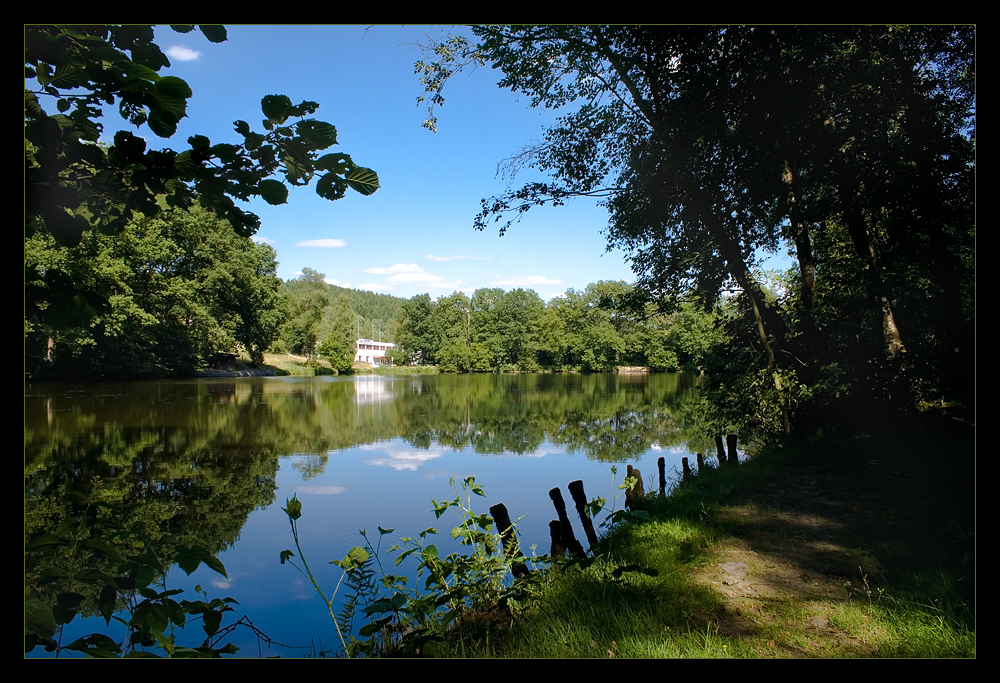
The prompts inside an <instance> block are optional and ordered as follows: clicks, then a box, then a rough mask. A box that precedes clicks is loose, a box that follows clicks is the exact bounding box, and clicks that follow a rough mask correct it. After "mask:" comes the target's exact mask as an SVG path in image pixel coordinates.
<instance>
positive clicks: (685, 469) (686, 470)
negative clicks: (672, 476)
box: [681, 455, 691, 479]
mask: <svg viewBox="0 0 1000 683" xmlns="http://www.w3.org/2000/svg"><path fill="white" fill-rule="evenodd" d="M690 478H691V468H690V467H689V466H688V459H687V456H686V455H685V456H684V457H683V458H681V479H690Z"/></svg>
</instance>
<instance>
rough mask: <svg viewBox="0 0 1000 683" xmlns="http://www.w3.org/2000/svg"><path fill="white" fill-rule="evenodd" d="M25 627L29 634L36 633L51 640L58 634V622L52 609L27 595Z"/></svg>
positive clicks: (25, 601) (25, 599)
mask: <svg viewBox="0 0 1000 683" xmlns="http://www.w3.org/2000/svg"><path fill="white" fill-rule="evenodd" d="M24 627H25V629H27V631H28V632H29V633H35V634H37V635H39V636H41V637H43V638H46V639H50V638H52V636H53V635H55V632H56V620H55V619H54V618H53V616H52V609H51V608H50V607H49V606H48V605H46V604H45V603H44V602H42V601H41V600H39V599H38V598H36V597H34V596H32V595H27V596H25V598H24Z"/></svg>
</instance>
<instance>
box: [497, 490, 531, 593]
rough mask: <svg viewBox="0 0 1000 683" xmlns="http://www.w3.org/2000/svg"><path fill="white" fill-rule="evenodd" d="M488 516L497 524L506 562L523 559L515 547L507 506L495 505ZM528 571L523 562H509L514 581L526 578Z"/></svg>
mask: <svg viewBox="0 0 1000 683" xmlns="http://www.w3.org/2000/svg"><path fill="white" fill-rule="evenodd" d="M490 516H491V517H493V521H494V522H496V523H497V531H498V532H499V533H500V540H501V541H503V552H504V555H506V556H507V559H508V560H513V559H514V558H516V557H524V553H522V552H521V550H520V549H519V548H518V546H517V536H515V533H516V532H515V529H514V525H513V524H511V523H510V515H509V514H507V506H506V505H504V504H503V503H497V504H496V505H493V506H491V507H490ZM529 572H530V570H529V569H528V565H526V564H524V563H523V562H511V565H510V573H511V574H513V575H514V578H515V579H520V578H521V577H524V576H527V575H528V573H529Z"/></svg>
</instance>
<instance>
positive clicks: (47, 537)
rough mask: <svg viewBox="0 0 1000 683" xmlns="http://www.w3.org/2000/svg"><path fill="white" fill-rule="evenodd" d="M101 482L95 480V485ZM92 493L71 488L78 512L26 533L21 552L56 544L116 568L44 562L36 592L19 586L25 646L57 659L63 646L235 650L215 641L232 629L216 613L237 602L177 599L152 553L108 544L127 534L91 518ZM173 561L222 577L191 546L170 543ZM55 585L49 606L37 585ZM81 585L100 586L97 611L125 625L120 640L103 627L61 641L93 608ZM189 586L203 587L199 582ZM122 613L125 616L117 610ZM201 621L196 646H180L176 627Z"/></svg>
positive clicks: (100, 651) (106, 651)
mask: <svg viewBox="0 0 1000 683" xmlns="http://www.w3.org/2000/svg"><path fill="white" fill-rule="evenodd" d="M99 484H100V482H97V483H95V486H94V488H95V489H96V488H97V487H98V486H99ZM92 494H93V492H91V494H90V495H88V494H86V493H84V492H77V495H78V497H80V498H81V499H82V500H84V502H85V503H86V505H85V507H84V510H83V513H82V514H81V515H80V516H79V517H78V518H75V519H67V520H64V521H63V522H62V523H61V524H59V525H58V526H57V527H56V528H55V529H54V530H53V531H51V532H49V533H44V534H41V535H40V536H37V537H36V538H34V539H32V540H31V541H29V542H28V543H27V544H26V545H25V551H26V552H29V553H31V552H44V551H47V550H51V549H57V548H67V549H69V550H70V551H72V552H73V554H76V553H77V552H83V551H89V553H90V554H91V556H92V557H93V556H97V557H104V558H107V559H109V560H111V561H112V562H116V563H117V574H116V575H111V574H108V573H106V572H104V571H101V570H99V569H95V568H89V567H84V568H82V569H79V570H67V569H65V568H63V567H61V566H55V565H53V566H46V567H43V568H42V569H41V570H40V572H39V578H38V580H37V582H36V586H35V591H32V590H31V588H30V587H26V590H25V597H24V614H25V620H24V624H25V637H24V641H25V643H24V644H25V652H30V651H32V650H34V649H35V648H36V647H42V648H44V649H45V651H46V652H54V653H55V656H56V657H59V655H60V654H61V653H63V652H67V651H69V652H81V653H83V654H85V655H87V656H88V657H95V658H114V657H129V658H132V657H160V656H161V655H158V654H156V653H154V652H152V651H150V650H149V649H146V648H151V649H152V650H159V651H162V652H163V653H164V654H165V655H166V656H167V657H187V658H191V657H219V656H221V655H223V654H234V653H235V652H236V651H237V648H236V647H235V646H234V645H232V644H231V643H226V644H224V645H221V646H220V645H219V641H220V640H221V639H222V638H224V637H225V636H226V635H228V634H229V633H230V631H231V627H226V628H224V629H223V628H221V625H222V618H223V616H224V614H225V613H226V612H232V611H233V608H232V606H231V605H233V604H238V603H237V602H236V600H234V599H233V598H215V599H212V600H209V599H208V596H207V595H206V594H204V593H202V595H204V597H205V599H204V600H194V601H189V600H181V601H180V602H178V601H177V600H176V599H175V596H177V595H180V594H181V593H183V592H184V591H183V590H181V589H168V588H167V586H166V578H165V573H166V569H167V567H165V566H164V564H163V563H162V562H161V560H160V558H158V557H157V556H156V553H155V552H153V551H152V550H151V549H147V550H145V552H143V553H141V554H139V553H135V554H132V555H126V556H122V554H120V553H119V551H118V550H117V549H116V548H115V546H114V545H112V544H111V543H110V542H109V540H114V539H115V538H124V537H126V536H128V535H129V530H126V529H122V528H120V527H119V526H118V525H116V524H114V523H111V522H108V521H106V520H100V519H97V518H96V517H94V516H93V514H92V513H93V511H94V510H95V509H96V508H98V507H101V506H104V505H106V504H104V503H101V502H100V501H97V500H94V499H93V496H92ZM102 533H107V537H102V535H101V534H102ZM174 560H175V561H176V562H177V564H178V565H179V566H180V568H181V569H183V570H184V571H185V572H186V573H187V574H189V575H190V574H191V573H192V572H194V571H195V570H196V569H197V568H198V566H199V565H201V564H202V563H204V564H205V565H207V566H208V567H209V568H210V569H212V570H213V571H216V572H218V573H220V574H222V575H223V576H227V575H226V569H225V567H224V566H223V564H222V562H220V561H219V559H218V558H216V557H215V556H213V555H212V554H211V553H209V552H208V551H207V550H205V549H204V548H202V547H200V546H197V545H195V546H191V547H186V546H176V548H175V555H174ZM168 566H169V563H168ZM227 578H228V577H227ZM53 583H55V584H58V585H59V587H60V588H62V589H63V590H61V591H60V592H59V593H57V595H56V600H55V604H54V605H49V604H48V603H47V602H46V601H45V600H43V599H42V597H40V596H39V594H38V593H37V592H36V591H37V588H38V587H40V586H44V585H47V584H53ZM85 586H92V587H94V588H97V587H99V597H98V599H97V605H96V608H97V609H96V611H97V612H98V613H99V614H100V615H101V616H102V617H103V618H104V622H105V625H107V626H110V625H111V621H112V620H114V621H116V622H118V623H119V624H121V625H123V626H125V627H126V629H127V632H128V636H127V638H126V639H125V640H124V641H121V642H118V641H116V640H114V639H113V638H111V637H110V636H108V635H106V634H103V633H91V634H89V635H86V636H83V637H80V638H78V639H76V640H74V641H73V642H72V643H70V644H68V645H63V644H62V637H63V631H64V629H65V626H66V625H67V624H69V623H71V622H72V621H73V620H74V619H75V618H76V616H77V615H78V614H80V613H81V612H83V611H84V610H85V609H93V606H91V605H87V601H88V600H87V597H86V596H85V595H83V594H82V593H80V592H79V591H80V590H85V588H84V587H85ZM195 590H196V591H197V592H199V593H201V586H197V587H196V589H195ZM123 612H124V615H123V616H119V614H121V613H123ZM199 620H200V621H201V624H202V629H203V630H204V631H205V635H206V638H205V640H204V642H203V643H202V645H201V646H199V647H195V648H191V647H187V646H183V645H181V644H179V643H178V642H177V636H178V635H179V633H177V630H178V629H180V630H183V629H184V627H185V626H186V625H187V624H188V623H191V622H194V621H199Z"/></svg>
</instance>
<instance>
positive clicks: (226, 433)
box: [24, 374, 711, 604]
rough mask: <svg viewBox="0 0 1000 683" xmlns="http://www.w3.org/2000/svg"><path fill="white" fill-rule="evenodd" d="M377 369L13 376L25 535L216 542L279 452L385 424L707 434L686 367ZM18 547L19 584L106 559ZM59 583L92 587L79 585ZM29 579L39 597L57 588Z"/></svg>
mask: <svg viewBox="0 0 1000 683" xmlns="http://www.w3.org/2000/svg"><path fill="white" fill-rule="evenodd" d="M385 381H386V382H389V383H390V384H391V386H388V387H386V390H385V391H383V392H380V395H383V396H385V400H382V401H376V402H369V403H363V402H359V401H357V400H356V391H355V383H354V382H352V381H344V380H340V379H338V380H334V381H316V380H312V379H310V380H304V381H303V380H264V379H262V378H256V379H247V380H241V381H217V382H197V383H194V382H174V383H145V384H142V385H137V384H133V385H115V384H108V385H92V387H91V388H90V389H89V390H88V391H87V392H86V393H85V394H83V395H84V396H85V397H86V400H81V399H80V398H78V395H79V392H78V391H77V390H76V389H75V388H66V387H60V386H58V385H50V386H49V387H46V391H47V394H46V395H35V394H33V393H32V390H31V388H29V391H28V396H27V397H26V399H25V432H24V434H25V447H24V452H25V460H24V464H25V470H24V471H25V512H24V514H25V528H24V531H25V542H26V543H27V542H30V541H32V540H33V539H37V538H39V537H40V536H41V535H42V534H44V533H47V532H50V531H52V530H53V529H55V528H57V527H58V526H59V525H60V524H62V523H64V522H67V521H68V520H74V519H83V518H84V517H87V518H88V521H87V523H86V524H84V525H83V526H82V527H81V531H80V533H81V541H84V540H86V539H87V538H91V537H92V535H100V534H102V533H104V532H102V531H101V529H102V526H101V525H102V524H107V525H112V526H114V528H120V529H127V530H129V533H128V534H126V535H123V536H121V537H112V536H110V535H107V534H105V535H104V536H103V537H105V538H107V539H109V542H111V543H112V545H113V546H114V547H115V548H116V549H117V550H118V552H120V553H121V554H123V555H127V554H133V553H141V552H143V551H144V548H145V547H148V548H150V549H152V550H153V551H154V552H155V553H156V555H157V556H158V557H159V558H160V560H161V561H163V562H164V563H169V562H170V560H171V558H172V557H173V553H174V546H175V545H176V544H183V545H200V546H202V547H204V548H206V549H208V550H209V551H210V552H213V553H217V552H219V551H221V550H223V549H225V548H226V547H227V546H228V545H230V544H232V543H234V542H235V541H236V540H237V539H238V537H239V534H240V529H241V528H242V526H243V524H244V523H245V522H246V519H247V517H248V515H249V513H250V512H251V511H252V510H253V509H254V508H256V507H258V506H264V505H268V504H270V503H271V502H272V501H273V499H274V487H275V473H276V469H277V463H278V458H279V457H281V456H282V455H288V454H292V453H298V454H301V455H302V456H303V457H301V458H296V459H295V461H294V462H293V463H292V466H293V467H294V468H295V469H296V470H298V471H300V472H301V473H302V477H303V479H310V478H313V477H315V476H317V475H319V474H321V473H322V472H324V471H325V469H326V466H327V463H328V455H327V454H328V453H329V452H330V451H335V450H341V449H346V448H351V447H354V446H357V445H359V444H370V443H377V442H381V441H388V440H391V439H395V438H402V439H404V440H405V441H407V442H408V443H409V444H410V445H411V446H412V447H414V448H419V449H429V448H432V447H434V446H435V445H437V446H444V447H448V448H453V449H455V450H461V449H465V448H470V447H471V448H472V450H474V451H475V452H476V453H480V454H499V453H518V454H525V453H531V452H533V451H535V450H537V449H538V448H539V447H541V446H542V445H543V444H544V442H545V441H546V440H547V441H549V442H552V443H555V444H558V445H560V446H562V447H564V448H566V449H568V450H571V451H577V452H581V453H584V454H586V456H587V457H588V458H592V459H596V460H606V461H621V460H623V459H626V458H628V459H635V458H636V457H638V456H640V455H641V454H642V453H644V452H646V451H647V450H648V449H649V448H650V447H651V446H652V445H654V444H659V445H660V446H662V447H665V448H666V447H670V446H673V445H679V444H682V443H685V442H687V443H688V444H691V448H692V449H693V448H695V447H696V446H694V445H693V444H695V443H697V444H698V445H697V448H698V449H699V450H702V451H705V449H706V448H707V447H710V445H711V440H710V439H709V438H708V433H707V432H706V430H705V428H704V426H703V425H702V423H701V421H700V399H699V398H698V393H697V390H696V389H695V388H694V387H693V378H692V377H691V376H689V375H669V374H668V375H652V376H649V377H626V376H615V375H551V374H543V375H537V374H520V375H499V376H497V375H437V376H428V377H412V378H406V379H387V380H385ZM390 389H391V390H390ZM80 492H84V493H86V496H90V499H91V500H96V501H99V502H100V503H101V504H102V505H98V506H95V505H93V504H90V505H88V504H87V503H86V502H84V498H86V496H84V498H81V497H80V495H79V494H80ZM108 528H109V529H110V526H109V527H108ZM25 562H26V564H25V574H26V580H27V582H28V585H29V586H34V585H35V582H36V580H37V579H38V575H39V572H40V571H41V569H43V568H44V567H50V566H59V567H62V568H64V569H66V570H67V571H70V572H75V571H79V570H82V569H84V568H88V569H98V570H100V571H103V572H105V573H107V574H109V575H114V574H115V573H116V572H117V565H116V563H114V562H112V561H111V560H109V559H108V558H107V557H105V556H103V555H101V554H100V553H94V552H91V551H88V550H86V549H83V548H82V545H78V546H77V548H76V549H75V550H73V549H70V548H67V547H55V546H52V547H45V548H43V549H39V550H33V551H31V552H30V553H28V555H27V556H26V561H25ZM73 589H74V590H76V591H78V592H81V593H84V594H85V595H86V597H87V598H88V600H96V595H91V594H88V593H87V587H86V586H74V588H73ZM31 590H32V591H33V592H35V594H38V595H40V596H42V597H43V599H48V600H49V601H50V602H51V601H52V600H54V596H55V594H56V593H57V592H59V591H62V590H65V587H64V586H61V585H59V584H48V585H47V586H41V587H37V590H36V588H32V589H31ZM94 590H96V588H95V589H94ZM88 604H94V603H93V602H89V603H88Z"/></svg>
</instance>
